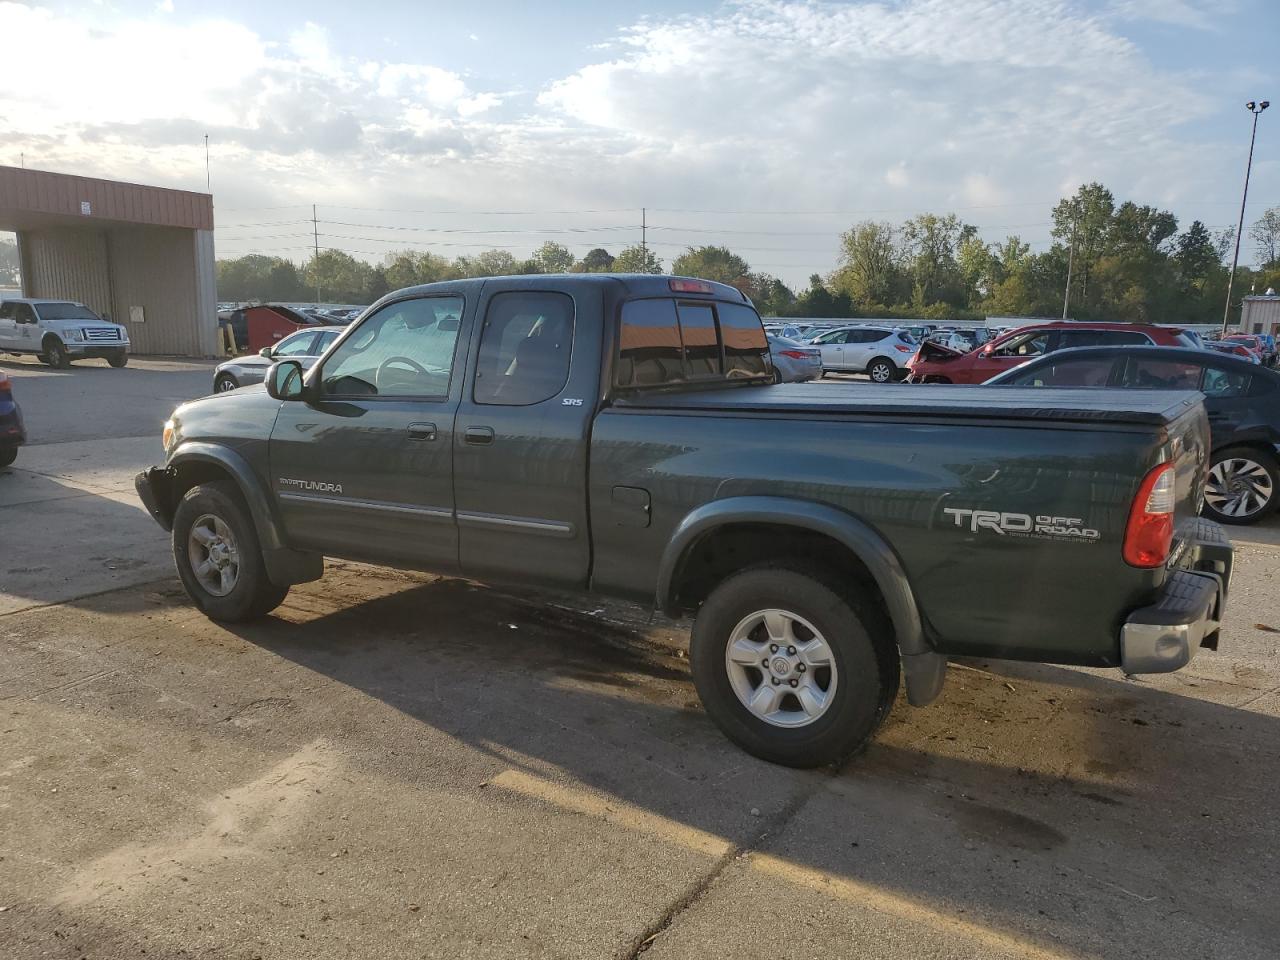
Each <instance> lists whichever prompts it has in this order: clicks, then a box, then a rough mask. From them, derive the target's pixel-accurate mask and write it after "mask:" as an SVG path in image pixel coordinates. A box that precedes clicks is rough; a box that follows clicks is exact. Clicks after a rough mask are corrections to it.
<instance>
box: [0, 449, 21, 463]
mask: <svg viewBox="0 0 1280 960" xmlns="http://www.w3.org/2000/svg"><path fill="white" fill-rule="evenodd" d="M17 459H18V448H17V447H0V467H8V466H11V465H12V464H13V461H15V460H17Z"/></svg>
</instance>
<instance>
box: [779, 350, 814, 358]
mask: <svg viewBox="0 0 1280 960" xmlns="http://www.w3.org/2000/svg"><path fill="white" fill-rule="evenodd" d="M778 352H779V353H780V354H782V355H783V356H784V357H790V358H791V359H792V360H812V359H813V354H812V353H806V352H805V351H803V350H779V351H778Z"/></svg>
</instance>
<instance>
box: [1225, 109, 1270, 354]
mask: <svg viewBox="0 0 1280 960" xmlns="http://www.w3.org/2000/svg"><path fill="white" fill-rule="evenodd" d="M1269 106H1271V101H1270V100H1262V101H1260V102H1257V103H1255V102H1254V101H1252V100H1250V101H1249V102H1248V103H1246V104H1245V107H1247V108H1248V110H1249V112H1250V113H1252V114H1253V132H1252V133H1251V134H1249V160H1248V162H1247V163H1246V164H1245V167H1244V193H1242V194H1241V195H1240V223H1239V225H1237V227H1236V252H1235V253H1234V254H1232V256H1231V273H1230V274H1228V276H1227V305H1226V306H1225V307H1224V308H1223V310H1222V335H1223V336H1224V337H1225V336H1226V335H1227V321H1228V320H1230V319H1231V287H1232V286H1233V285H1234V284H1235V281H1236V264H1238V263H1239V262H1240V234H1241V233H1243V232H1244V205H1245V203H1246V202H1247V201H1248V199H1249V174H1250V172H1251V171H1252V170H1253V142H1254V140H1256V139H1257V138H1258V114H1260V113H1261V112H1262V111H1263V110H1265V109H1267V107H1269Z"/></svg>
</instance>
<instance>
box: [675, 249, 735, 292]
mask: <svg viewBox="0 0 1280 960" xmlns="http://www.w3.org/2000/svg"><path fill="white" fill-rule="evenodd" d="M671 272H672V273H674V274H677V275H679V276H682V277H698V278H700V279H702V280H714V281H715V282H717V283H728V284H732V285H734V286H745V285H746V284H747V274H749V273H750V272H751V267H750V265H749V264H748V263H747V261H745V260H743V259H742V258H741V257H740V256H738V255H737V254H736V253H734V252H733V251H732V250H730V249H729V248H728V247H713V246H704V247H690V248H689V249H687V250H686V251H685V252H684V253H682V254H680V256H678V257H676V258H675V260H673V261H672V262H671Z"/></svg>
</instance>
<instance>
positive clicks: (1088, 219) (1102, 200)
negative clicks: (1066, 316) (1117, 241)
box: [1053, 183, 1116, 310]
mask: <svg viewBox="0 0 1280 960" xmlns="http://www.w3.org/2000/svg"><path fill="white" fill-rule="evenodd" d="M1115 208H1116V201H1115V197H1114V196H1113V195H1112V193H1111V191H1110V190H1108V189H1107V188H1106V187H1104V186H1103V185H1102V184H1100V183H1086V184H1085V185H1084V186H1082V187H1081V188H1080V189H1079V190H1077V191H1076V193H1075V196H1073V197H1068V198H1067V199H1065V200H1060V201H1058V205H1057V206H1056V207H1054V208H1053V236H1054V238H1055V239H1057V240H1058V241H1060V242H1061V243H1062V244H1064V245H1065V246H1066V247H1067V248H1068V250H1072V249H1074V251H1075V254H1074V261H1075V263H1074V269H1073V270H1072V274H1073V276H1072V281H1071V282H1072V287H1073V290H1072V294H1071V302H1072V303H1077V304H1080V305H1081V306H1082V307H1084V308H1085V309H1086V310H1087V309H1088V307H1089V304H1090V291H1089V279H1090V276H1091V275H1092V273H1093V265H1094V263H1096V262H1097V259H1098V258H1099V257H1100V256H1102V253H1103V250H1104V249H1105V247H1106V243H1107V236H1108V234H1109V233H1110V230H1111V216H1112V214H1113V213H1115Z"/></svg>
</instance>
